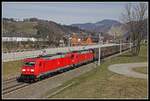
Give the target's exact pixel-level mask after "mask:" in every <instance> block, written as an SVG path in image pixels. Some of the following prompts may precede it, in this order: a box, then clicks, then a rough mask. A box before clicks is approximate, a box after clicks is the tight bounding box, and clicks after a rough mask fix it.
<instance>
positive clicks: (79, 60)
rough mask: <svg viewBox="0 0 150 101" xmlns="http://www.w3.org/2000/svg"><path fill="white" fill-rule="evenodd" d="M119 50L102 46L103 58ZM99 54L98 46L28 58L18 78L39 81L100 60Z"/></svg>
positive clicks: (124, 47)
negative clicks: (64, 70) (59, 72)
mask: <svg viewBox="0 0 150 101" xmlns="http://www.w3.org/2000/svg"><path fill="white" fill-rule="evenodd" d="M127 49H128V46H123V47H122V51H124V50H127ZM119 51H120V46H112V47H107V48H102V50H101V58H104V57H106V56H110V55H112V54H116V53H119ZM98 54H99V52H98V48H97V49H89V50H81V51H72V52H68V53H57V54H49V55H44V56H39V57H36V58H27V59H24V60H23V63H24V65H23V66H22V68H21V76H20V77H19V78H17V80H18V81H32V82H34V81H38V80H41V79H43V78H45V77H48V76H50V75H51V74H52V73H54V72H56V71H61V70H63V69H66V68H72V67H76V66H78V65H81V64H84V63H88V62H92V61H95V60H98Z"/></svg>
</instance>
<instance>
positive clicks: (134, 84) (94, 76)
mask: <svg viewBox="0 0 150 101" xmlns="http://www.w3.org/2000/svg"><path fill="white" fill-rule="evenodd" d="M145 61H147V47H145V46H142V47H141V51H140V54H139V56H135V57H131V54H130V53H125V54H123V55H121V56H118V57H114V58H112V59H109V60H106V61H104V62H103V63H102V64H101V66H100V67H98V68H96V69H94V70H92V71H90V72H88V73H86V74H83V75H81V76H79V77H77V78H74V79H72V80H70V81H67V82H66V83H65V84H64V85H62V87H63V86H66V85H68V84H70V83H71V82H75V84H74V85H72V86H71V87H68V88H67V89H65V90H63V91H61V92H60V93H58V94H56V95H54V96H52V97H49V98H147V96H148V94H147V89H148V88H147V80H145V79H137V78H132V77H126V76H122V75H119V74H115V73H113V72H110V71H108V70H107V67H108V66H109V65H111V64H117V63H132V62H145ZM59 88H60V87H58V88H55V90H56V89H59Z"/></svg>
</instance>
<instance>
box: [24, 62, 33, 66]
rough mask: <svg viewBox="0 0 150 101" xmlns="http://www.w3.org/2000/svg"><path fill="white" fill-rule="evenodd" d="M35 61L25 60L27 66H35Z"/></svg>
mask: <svg viewBox="0 0 150 101" xmlns="http://www.w3.org/2000/svg"><path fill="white" fill-rule="evenodd" d="M34 65H35V62H25V66H34Z"/></svg>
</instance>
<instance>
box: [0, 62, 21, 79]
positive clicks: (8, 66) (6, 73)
mask: <svg viewBox="0 0 150 101" xmlns="http://www.w3.org/2000/svg"><path fill="white" fill-rule="evenodd" d="M2 66H3V68H2V71H3V72H2V78H3V79H7V78H10V77H12V76H16V75H18V74H19V73H20V69H21V66H22V62H21V60H19V61H10V62H3V63H2Z"/></svg>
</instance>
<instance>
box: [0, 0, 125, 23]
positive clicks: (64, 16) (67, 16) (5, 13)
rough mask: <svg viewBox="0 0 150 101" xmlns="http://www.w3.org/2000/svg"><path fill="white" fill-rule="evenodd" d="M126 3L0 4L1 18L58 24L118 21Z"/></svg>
mask: <svg viewBox="0 0 150 101" xmlns="http://www.w3.org/2000/svg"><path fill="white" fill-rule="evenodd" d="M125 4H127V2H57V3H56V2H20V3H19V2H2V17H7V18H18V19H23V18H30V17H37V18H40V19H46V20H51V21H55V22H57V23H60V24H66V25H69V24H73V23H95V22H97V21H101V20H103V19H114V20H118V21H120V17H121V13H122V12H123V11H124V7H125Z"/></svg>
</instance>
